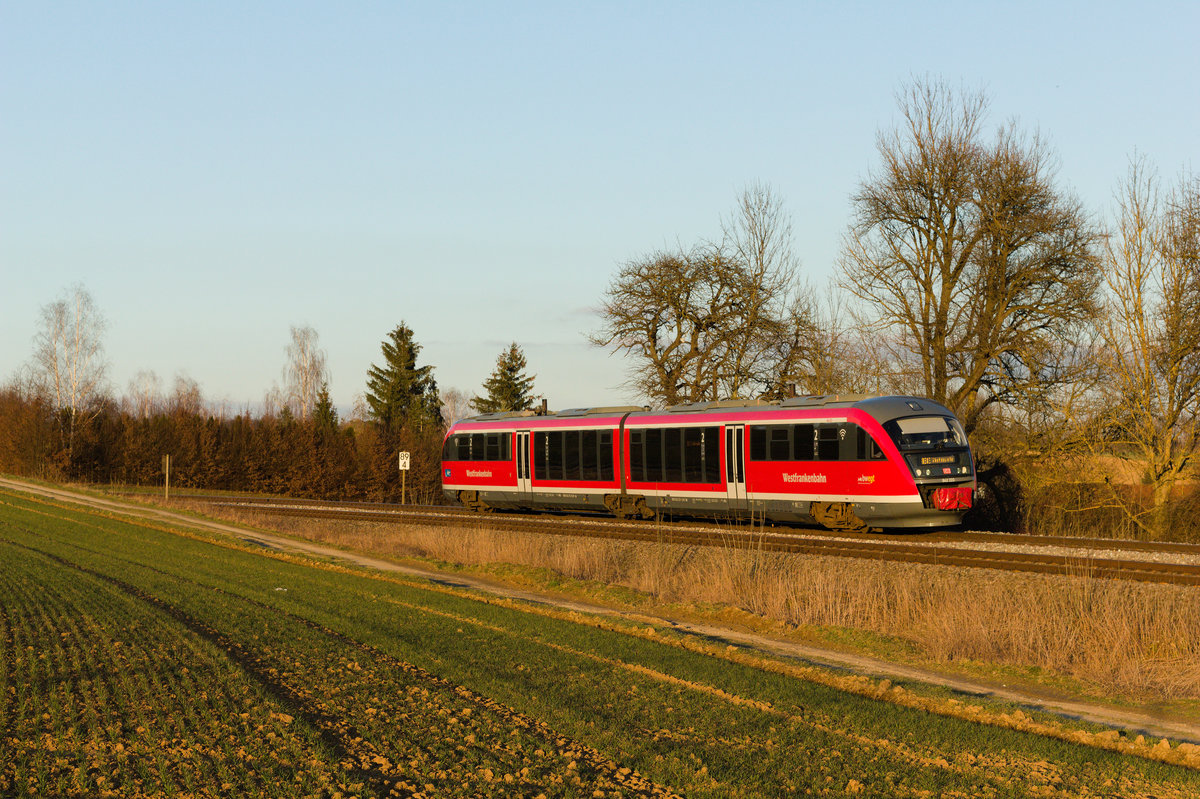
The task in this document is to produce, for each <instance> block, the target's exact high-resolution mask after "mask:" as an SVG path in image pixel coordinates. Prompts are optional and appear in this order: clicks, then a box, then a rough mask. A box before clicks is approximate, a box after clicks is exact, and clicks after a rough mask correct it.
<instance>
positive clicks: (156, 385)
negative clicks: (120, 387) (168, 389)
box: [126, 369, 163, 419]
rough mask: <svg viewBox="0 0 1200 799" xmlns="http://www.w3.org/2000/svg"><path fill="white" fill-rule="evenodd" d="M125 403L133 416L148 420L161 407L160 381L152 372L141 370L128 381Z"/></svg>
mask: <svg viewBox="0 0 1200 799" xmlns="http://www.w3.org/2000/svg"><path fill="white" fill-rule="evenodd" d="M126 402H127V405H128V408H129V412H130V413H131V414H132V415H133V416H135V417H136V418H138V419H149V418H150V417H151V416H153V415H154V414H155V413H157V412H158V410H159V409H160V408H161V407H162V404H163V396H162V380H161V379H159V377H158V375H157V374H155V373H154V372H153V371H152V370H146V369H142V370H141V371H139V372H138V373H137V374H135V375H134V376H133V377H132V378H131V379H130V381H129V394H128V396H127V398H126Z"/></svg>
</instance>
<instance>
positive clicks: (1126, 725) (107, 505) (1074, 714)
mask: <svg viewBox="0 0 1200 799" xmlns="http://www.w3.org/2000/svg"><path fill="white" fill-rule="evenodd" d="M0 487H3V488H7V489H10V490H13V491H22V492H26V493H30V494H35V495H38V496H41V497H46V498H49V499H55V500H59V501H64V502H72V503H77V504H81V505H86V506H89V507H93V508H96V509H99V510H105V511H109V512H113V513H119V514H122V515H126V516H132V517H136V518H142V519H155V520H160V521H169V522H172V523H175V524H181V525H187V526H190V527H194V528H202V529H205V530H210V531H213V532H218V533H222V534H225V535H229V536H232V537H234V538H237V539H239V540H242V541H246V542H248V543H253V544H256V545H258V546H262V547H265V548H268V549H276V550H281V551H288V552H302V553H306V554H310V555H316V556H318V557H322V558H331V559H336V560H341V561H344V562H347V563H352V564H355V565H357V566H362V567H366V568H369V569H376V570H378V571H383V572H394V573H400V574H405V575H409V576H413V577H418V578H422V579H426V580H429V581H431V582H434V583H437V584H439V585H447V586H452V587H457V588H467V589H471V590H476V591H481V592H484V593H489V594H493V595H496V596H502V597H505V598H509V599H516V600H521V601H524V602H530V603H535V604H540V605H548V606H552V607H555V608H560V609H563V610H572V611H577V612H579V613H585V614H590V615H598V616H610V617H618V618H631V619H635V620H638V621H642V622H645V621H652V622H654V623H657V624H660V625H662V626H666V627H671V628H672V629H674V630H676V631H678V632H683V633H687V634H692V635H697V636H703V637H705V638H707V639H710V640H717V641H721V642H725V643H728V644H732V645H736V646H741V647H749V648H752V649H756V650H759V651H761V652H764V653H767V654H771V655H775V656H781V657H787V658H793V659H797V660H801V661H804V662H806V663H809V664H813V665H818V666H823V667H828V668H833V669H837V670H842V671H850V672H854V673H859V674H864V675H867V676H870V677H877V678H888V679H891V680H901V681H907V682H920V683H926V684H930V685H938V686H942V687H945V688H949V689H951V690H954V691H957V692H960V693H963V694H967V695H971V696H977V697H985V698H991V699H997V700H1001V701H1006V702H1013V703H1016V704H1019V705H1022V706H1024V707H1026V708H1027V709H1036V710H1041V711H1044V712H1049V713H1054V714H1056V715H1059V716H1062V717H1065V718H1070V719H1081V720H1085V721H1089V722H1093V723H1096V724H1103V725H1105V726H1109V727H1114V728H1118V729H1124V730H1128V731H1129V732H1131V733H1134V734H1136V733H1142V734H1145V735H1149V736H1155V737H1170V738H1174V739H1177V740H1182V741H1187V742H1190V743H1200V724H1196V723H1191V722H1186V721H1178V720H1170V719H1163V718H1157V717H1154V716H1151V715H1147V714H1144V713H1137V712H1130V711H1122V710H1118V709H1114V708H1110V707H1106V706H1103V705H1097V704H1093V703H1088V702H1078V701H1073V700H1069V699H1061V698H1055V697H1047V696H1042V695H1038V694H1035V693H1032V692H1030V691H1026V690H1020V689H1012V688H1009V687H1007V686H1004V685H995V684H988V683H984V682H979V681H973V680H967V679H963V678H960V677H955V676H951V675H946V674H941V673H938V672H936V671H933V670H928V669H921V668H916V667H911V666H904V665H899V664H895V663H890V662H888V661H885V660H879V659H877V658H871V657H866V656H863V655H855V654H849V653H845V652H837V651H834V650H829V649H823V648H820V647H816V646H811V645H807V644H799V643H794V642H791V641H783V640H779V639H774V638H770V637H768V636H763V635H757V634H754V633H748V632H744V631H740V630H734V629H730V628H725V627H719V626H716V625H710V624H701V623H695V622H691V621H684V620H680V619H673V618H669V617H665V616H647V615H646V614H643V613H638V614H636V615H634V614H627V613H624V612H622V611H618V610H614V609H612V608H607V607H603V606H600V605H592V604H588V603H584V602H577V601H573V600H566V599H561V598H556V597H550V596H547V595H543V594H536V593H532V592H529V591H523V590H519V589H514V588H511V587H508V586H503V585H498V584H496V583H492V582H489V581H486V580H482V579H478V578H474V577H469V576H464V575H461V574H447V573H444V572H438V571H433V570H430V569H421V568H416V567H412V566H403V565H400V564H397V563H393V562H391V561H387V560H381V559H379V558H374V557H371V556H369V555H363V554H359V553H355V552H348V551H346V550H342V549H336V548H334V547H329V546H324V545H321V544H314V543H309V542H305V541H297V540H295V539H292V538H286V537H283V536H276V535H271V534H270V533H263V532H259V531H255V530H247V529H245V528H243V527H238V526H235V525H230V524H224V523H221V522H216V521H210V520H207V519H199V518H196V517H193V516H188V515H185V514H181V513H174V512H172V511H168V510H162V509H160V508H151V507H146V506H142V505H133V504H130V503H127V502H122V501H119V500H112V499H107V498H102V497H94V496H89V495H86V494H81V493H77V492H74V491H69V490H66V489H61V488H51V487H47V486H41V485H37V484H34V483H27V482H24V481H19V480H12V479H7V478H0Z"/></svg>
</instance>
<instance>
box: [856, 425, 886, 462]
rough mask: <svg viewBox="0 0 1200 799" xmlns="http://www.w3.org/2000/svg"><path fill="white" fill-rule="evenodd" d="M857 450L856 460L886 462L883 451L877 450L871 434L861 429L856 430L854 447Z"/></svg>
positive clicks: (877, 446) (876, 443) (877, 445)
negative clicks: (856, 436) (855, 444)
mask: <svg viewBox="0 0 1200 799" xmlns="http://www.w3.org/2000/svg"><path fill="white" fill-rule="evenodd" d="M855 449H856V450H857V451H856V452H855V455H857V460H860V461H882V460H886V456H885V455H884V454H883V450H881V449H880V448H879V444H878V442H876V441H875V439H874V438H872V437H871V434H870V433H868V432H867V431H866V430H863V429H862V428H861V427H859V428H858V443H857V446H856V447H855Z"/></svg>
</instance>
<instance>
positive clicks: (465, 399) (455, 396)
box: [442, 388, 472, 427]
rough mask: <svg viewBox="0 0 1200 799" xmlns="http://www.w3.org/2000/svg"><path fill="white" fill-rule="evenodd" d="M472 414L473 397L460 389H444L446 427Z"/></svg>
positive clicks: (443, 414) (443, 416) (443, 415)
mask: <svg viewBox="0 0 1200 799" xmlns="http://www.w3.org/2000/svg"><path fill="white" fill-rule="evenodd" d="M471 414H472V410H471V395H470V394H469V393H467V392H466V391H463V390H462V389H458V388H444V389H442V421H443V422H445V424H446V427H449V426H450V425H452V424H454V423H455V422H457V421H458V420H459V419H466V418H467V417H468V416H470V415H471Z"/></svg>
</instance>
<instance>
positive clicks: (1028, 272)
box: [841, 82, 1099, 429]
mask: <svg viewBox="0 0 1200 799" xmlns="http://www.w3.org/2000/svg"><path fill="white" fill-rule="evenodd" d="M899 102H900V110H901V114H902V120H903V121H902V123H901V125H900V127H899V128H897V129H896V130H894V131H892V132H890V133H885V134H880V136H879V139H878V151H879V156H880V159H881V161H882V167H881V171H880V172H879V173H878V174H874V175H872V176H870V177H869V178H868V179H867V180H865V181H864V182H863V184H862V185H861V186H860V187H859V190H858V192H857V193H856V194H855V195H854V197H853V205H854V211H855V216H856V220H855V222H854V224H853V225H852V227H851V229H850V231H849V233H848V235H847V240H846V246H845V250H844V255H843V258H842V273H843V276H842V281H841V283H842V286H843V287H844V288H845V289H846V290H847V291H849V292H851V293H852V294H854V295H855V296H856V297H858V298H859V299H860V300H862V302H863V305H862V306H861V310H860V319H861V322H862V323H863V324H864V325H865V326H866V327H867V328H868V329H870V330H872V331H875V332H886V331H890V332H892V333H893V334H898V335H892V336H887V335H884V336H882V337H881V338H880V339H879V341H880V344H881V346H882V347H883V349H884V352H885V353H886V355H887V356H888V357H889V358H890V359H891V360H892V361H893V362H895V363H896V364H898V365H906V364H908V365H912V366H915V367H916V369H917V372H916V375H915V376H916V377H917V378H918V380H919V383H920V385H921V386H922V390H923V393H924V394H926V395H927V396H929V397H931V398H933V399H935V400H938V401H939V402H942V403H944V404H946V405H947V406H948V407H950V408H952V409H954V410H955V411H956V412H957V413H958V414H959V415H960V416H961V417H962V419H963V421H964V423H965V424H966V426H967V428H968V429H973V428H974V427H975V426H976V425H977V424H978V422H979V419H980V416H981V414H982V413H983V411H984V409H986V408H987V407H988V406H989V405H992V404H993V403H1005V402H1009V401H1010V400H1012V399H1013V398H1015V397H1016V396H1017V395H1018V394H1021V393H1023V392H1028V391H1031V390H1034V391H1036V390H1043V389H1044V388H1046V387H1049V386H1053V385H1057V384H1061V383H1063V382H1064V381H1069V380H1070V379H1071V377H1072V374H1071V373H1070V372H1069V371H1068V370H1067V368H1066V367H1067V365H1068V364H1069V363H1071V361H1072V359H1070V358H1065V359H1064V358H1063V357H1062V355H1063V345H1062V341H1063V340H1064V339H1065V340H1067V341H1071V340H1073V338H1074V337H1075V334H1076V332H1077V330H1078V329H1079V328H1080V327H1081V326H1082V325H1084V324H1086V323H1087V322H1088V321H1089V320H1090V319H1092V318H1094V315H1095V313H1096V310H1097V304H1096V292H1097V289H1098V283H1099V281H1098V271H1097V268H1096V263H1097V261H1096V257H1095V254H1094V247H1095V244H1096V240H1097V234H1096V232H1095V231H1094V230H1093V229H1092V227H1091V225H1090V223H1089V222H1088V220H1087V218H1086V216H1085V215H1084V213H1083V212H1082V210H1081V208H1080V205H1079V203H1078V202H1077V201H1075V200H1074V199H1072V198H1070V197H1069V196H1067V195H1066V194H1065V193H1063V192H1062V191H1061V190H1060V189H1058V188H1057V187H1056V185H1055V174H1054V163H1053V158H1052V156H1051V153H1050V151H1049V149H1048V148H1047V147H1046V146H1045V144H1044V142H1042V141H1041V140H1040V139H1039V138H1038V137H1037V136H1034V137H1033V138H1032V139H1027V138H1025V137H1023V136H1021V135H1020V134H1019V133H1018V132H1017V131H1016V130H1015V128H1013V127H1012V126H1008V127H1006V128H1003V129H1001V130H1000V131H999V133H998V135H997V137H996V140H995V142H994V143H992V144H987V143H985V142H984V141H983V138H982V133H981V128H982V125H983V120H984V114H985V111H986V109H987V100H986V98H985V97H984V96H983V95H982V94H980V93H955V92H953V91H952V90H950V89H949V88H948V87H946V86H945V85H944V84H941V83H938V82H916V83H914V84H913V85H912V86H910V87H908V89H907V91H906V93H905V94H904V95H903V96H901V97H900V100H899Z"/></svg>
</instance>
